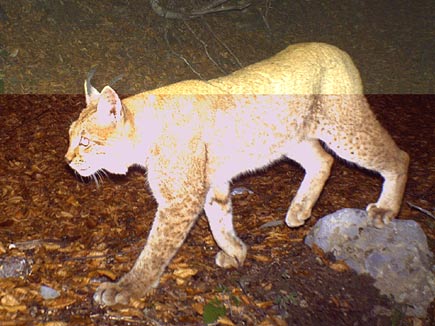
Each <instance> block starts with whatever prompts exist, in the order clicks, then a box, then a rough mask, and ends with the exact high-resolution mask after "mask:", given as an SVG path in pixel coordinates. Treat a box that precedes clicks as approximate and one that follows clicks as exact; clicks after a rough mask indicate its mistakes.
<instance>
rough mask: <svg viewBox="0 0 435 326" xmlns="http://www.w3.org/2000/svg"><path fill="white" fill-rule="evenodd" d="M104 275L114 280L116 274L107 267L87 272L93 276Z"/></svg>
mask: <svg viewBox="0 0 435 326" xmlns="http://www.w3.org/2000/svg"><path fill="white" fill-rule="evenodd" d="M97 275H98V276H106V277H107V278H109V279H110V280H111V281H114V280H116V278H117V275H116V274H115V273H114V272H112V271H109V270H108V269H97V270H96V271H92V272H91V273H89V277H90V278H92V277H95V276H97Z"/></svg>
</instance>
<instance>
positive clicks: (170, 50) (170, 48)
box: [165, 28, 204, 80]
mask: <svg viewBox="0 0 435 326" xmlns="http://www.w3.org/2000/svg"><path fill="white" fill-rule="evenodd" d="M165 42H166V45H167V46H168V49H169V52H171V54H173V55H174V56H176V57H177V58H179V59H181V60H183V61H184V63H185V64H186V65H187V66H188V67H189V68H190V70H192V71H193V73H194V74H195V75H197V76H198V77H199V79H201V80H204V78H203V77H202V75H201V74H200V73H199V72H198V71H197V70H196V69H195V68H193V66H192V65H191V63H190V62H189V61H188V60H187V59H186V58H185V57H184V56H182V55H181V54H179V53H177V52H175V51H174V50H173V49H172V46H171V44H170V42H169V39H168V29H167V28H165Z"/></svg>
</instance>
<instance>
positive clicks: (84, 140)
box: [79, 136, 90, 147]
mask: <svg viewBox="0 0 435 326" xmlns="http://www.w3.org/2000/svg"><path fill="white" fill-rule="evenodd" d="M89 142H90V141H89V138H87V137H84V136H82V137H80V142H79V145H80V146H85V147H87V146H89Z"/></svg>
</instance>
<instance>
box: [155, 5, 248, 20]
mask: <svg viewBox="0 0 435 326" xmlns="http://www.w3.org/2000/svg"><path fill="white" fill-rule="evenodd" d="M228 1H229V0H215V1H212V2H211V3H210V4H208V5H206V6H204V7H202V8H200V9H196V10H192V11H190V12H185V11H183V10H180V11H177V10H170V9H166V8H165V7H163V6H162V5H160V3H159V0H150V6H151V8H152V9H153V11H154V12H155V13H156V14H157V15H159V16H160V17H163V18H167V19H192V18H197V17H201V16H204V15H208V14H212V13H217V12H223V11H233V10H243V9H246V8H247V7H249V6H250V5H251V2H250V1H243V0H242V1H240V2H239V3H237V4H235V5H224V4H225V3H226V2H228Z"/></svg>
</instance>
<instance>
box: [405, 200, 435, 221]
mask: <svg viewBox="0 0 435 326" xmlns="http://www.w3.org/2000/svg"><path fill="white" fill-rule="evenodd" d="M406 203H407V204H408V205H409V207H411V208H414V209H416V210H418V211H420V212H422V213H423V214H426V215H427V216H429V217H432V218H433V219H434V220H435V215H434V214H432V213H431V212H429V211H428V210H427V209H424V208H421V207H419V206H417V205H415V204H413V203H410V202H409V201H408V202H406Z"/></svg>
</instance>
